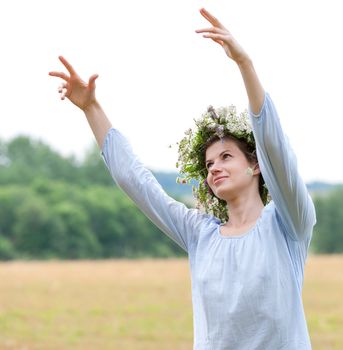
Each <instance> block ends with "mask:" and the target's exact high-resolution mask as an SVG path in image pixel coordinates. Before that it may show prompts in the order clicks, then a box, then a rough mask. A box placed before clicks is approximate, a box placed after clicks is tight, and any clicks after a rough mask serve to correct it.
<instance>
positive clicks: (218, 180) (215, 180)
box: [213, 176, 227, 185]
mask: <svg viewBox="0 0 343 350" xmlns="http://www.w3.org/2000/svg"><path fill="white" fill-rule="evenodd" d="M226 178H227V176H219V177H216V178H215V179H214V180H213V184H214V185H216V184H218V183H220V182H222V181H223V180H225V179H226Z"/></svg>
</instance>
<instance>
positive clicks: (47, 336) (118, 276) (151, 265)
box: [0, 256, 343, 350]
mask: <svg viewBox="0 0 343 350" xmlns="http://www.w3.org/2000/svg"><path fill="white" fill-rule="evenodd" d="M0 281H1V282H0V349H1V350H5V349H16V350H17V349H18V350H19V349H20V350H24V349H26V350H33V349H34V350H35V349H37V350H40V349H42V350H43V349H44V350H45V349H47V350H52V349H54V350H55V349H56V350H57V349H73V350H79V349H82V350H88V349H89V350H90V349H92V350H93V349H102V350H106V349H111V350H113V349H119V350H131V349H132V350H133V349H134V350H148V349H149V350H155V349H156V350H157V349H159V350H172V349H173V350H184V349H185V350H186V349H187V350H190V349H192V338H193V331H192V309H191V294H190V278H189V271H188V262H187V261H186V260H138V261H125V260H123V261H89V262H87V261H83V262H12V263H1V264H0ZM342 297H343V257H339V256H334V257H321V256H319V257H311V258H310V259H309V260H308V264H307V267H306V277H305V289H304V300H305V309H306V314H307V319H308V323H309V327H310V333H311V338H312V342H313V349H314V350H331V349H332V350H338V349H343V335H342V329H343V298H342Z"/></svg>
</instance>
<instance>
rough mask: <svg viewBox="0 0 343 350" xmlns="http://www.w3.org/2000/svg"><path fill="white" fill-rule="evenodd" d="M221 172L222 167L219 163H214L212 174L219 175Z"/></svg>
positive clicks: (211, 169)
mask: <svg viewBox="0 0 343 350" xmlns="http://www.w3.org/2000/svg"><path fill="white" fill-rule="evenodd" d="M220 171H221V167H220V165H219V164H218V163H213V164H212V166H211V168H210V172H211V174H217V173H218V172H220Z"/></svg>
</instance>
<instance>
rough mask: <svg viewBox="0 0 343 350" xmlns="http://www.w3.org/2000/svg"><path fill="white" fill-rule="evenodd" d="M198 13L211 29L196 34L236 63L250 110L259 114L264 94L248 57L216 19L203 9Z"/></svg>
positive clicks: (201, 30)
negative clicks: (208, 23) (211, 43)
mask: <svg viewBox="0 0 343 350" xmlns="http://www.w3.org/2000/svg"><path fill="white" fill-rule="evenodd" d="M200 13H201V15H202V16H203V17H204V18H205V19H206V20H207V21H208V22H210V23H211V24H212V27H210V28H203V29H198V30H196V32H197V33H203V37H204V38H209V39H212V40H213V41H215V42H216V43H218V44H219V45H220V46H222V48H223V49H224V51H225V53H226V54H227V56H228V57H229V58H231V59H232V60H233V61H235V62H236V63H237V65H238V67H239V69H240V71H241V74H242V78H243V81H244V85H245V88H246V92H247V95H248V99H249V105H250V109H251V111H252V112H253V113H255V114H257V113H259V111H260V110H261V107H262V104H263V101H264V95H265V93H264V89H263V87H262V85H261V83H260V80H259V78H258V76H257V74H256V71H255V69H254V66H253V63H252V61H251V59H250V57H249V56H248V54H247V53H246V52H245V51H244V49H243V48H242V47H241V46H240V45H239V43H238V42H237V41H236V39H235V38H234V37H233V36H232V34H231V33H230V32H229V30H228V29H226V28H225V27H224V26H223V24H222V23H221V22H219V20H218V19H217V18H216V17H214V16H213V15H211V14H210V13H209V12H208V11H207V10H205V9H204V8H202V9H201V10H200Z"/></svg>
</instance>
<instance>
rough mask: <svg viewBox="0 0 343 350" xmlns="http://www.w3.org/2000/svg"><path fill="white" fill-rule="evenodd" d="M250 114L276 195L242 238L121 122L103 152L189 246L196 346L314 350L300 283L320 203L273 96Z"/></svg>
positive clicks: (139, 200) (116, 173) (157, 218)
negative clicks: (151, 167)
mask: <svg viewBox="0 0 343 350" xmlns="http://www.w3.org/2000/svg"><path fill="white" fill-rule="evenodd" d="M250 117H251V122H252V126H253V131H254V135H255V139H256V144H257V155H258V159H259V166H260V169H261V172H262V174H263V178H264V180H265V182H266V184H267V186H268V189H269V192H270V194H271V196H272V198H273V201H271V202H270V203H269V204H268V205H267V206H265V208H264V209H263V211H262V214H261V216H260V218H259V219H258V221H257V223H256V225H255V226H254V227H253V228H252V229H251V230H249V231H248V232H246V233H244V234H242V235H240V236H236V237H228V236H223V235H221V233H220V225H221V224H220V221H219V220H218V219H217V218H215V217H213V216H211V215H207V214H204V213H202V212H201V211H199V210H197V209H187V208H186V206H185V205H183V204H182V203H179V202H177V201H175V200H174V199H172V198H170V197H169V196H168V195H167V194H166V193H165V192H164V191H163V189H162V188H161V186H160V185H159V183H158V182H157V181H156V179H155V178H154V176H153V175H152V174H151V172H150V171H148V170H147V169H145V168H144V166H143V165H142V163H141V162H140V161H139V160H138V159H137V157H136V156H135V155H134V154H133V152H132V150H131V147H130V145H129V143H128V141H127V140H126V138H125V137H124V136H123V135H122V134H120V132H118V131H117V130H115V129H110V130H109V132H108V134H107V136H106V139H105V142H104V145H103V157H104V159H105V162H106V165H107V167H108V169H109V171H110V173H111V175H112V177H113V178H114V180H115V181H116V182H117V184H118V185H119V186H120V187H121V188H122V189H123V190H124V191H125V192H126V193H127V195H128V196H129V197H130V198H132V200H133V201H134V202H135V203H136V204H137V206H138V207H139V208H140V209H141V210H142V211H143V212H144V213H145V214H146V215H147V216H148V217H149V218H150V219H151V220H152V221H153V222H154V223H155V224H156V225H157V226H158V227H159V228H160V229H161V230H162V231H163V232H165V233H166V234H167V235H168V236H169V237H171V238H172V239H173V240H174V241H175V242H176V243H177V244H179V245H180V247H182V248H183V249H184V250H185V251H187V252H188V256H189V263H190V270H191V278H192V301H193V315H194V319H193V322H194V349H196V350H278V349H280V350H281V349H282V350H286V349H287V350H309V349H311V345H310V340H309V335H308V330H307V325H306V320H305V316H304V310H303V304H302V286H303V277H304V265H305V260H306V256H307V250H308V247H309V243H310V240H311V235H312V230H313V226H314V224H315V220H316V219H315V210H314V206H313V203H312V200H311V199H310V197H309V195H308V192H307V189H306V186H305V184H304V182H303V181H302V179H301V178H300V176H299V174H298V171H297V164H296V158H295V155H294V154H293V152H292V149H291V147H290V146H289V143H288V140H287V138H286V137H285V136H284V134H283V131H282V129H281V126H280V121H279V118H278V115H277V111H276V109H275V107H274V105H273V102H272V100H271V99H270V97H269V95H268V94H266V95H265V100H264V103H263V106H262V108H261V112H260V113H259V114H258V115H253V114H252V113H250Z"/></svg>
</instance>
